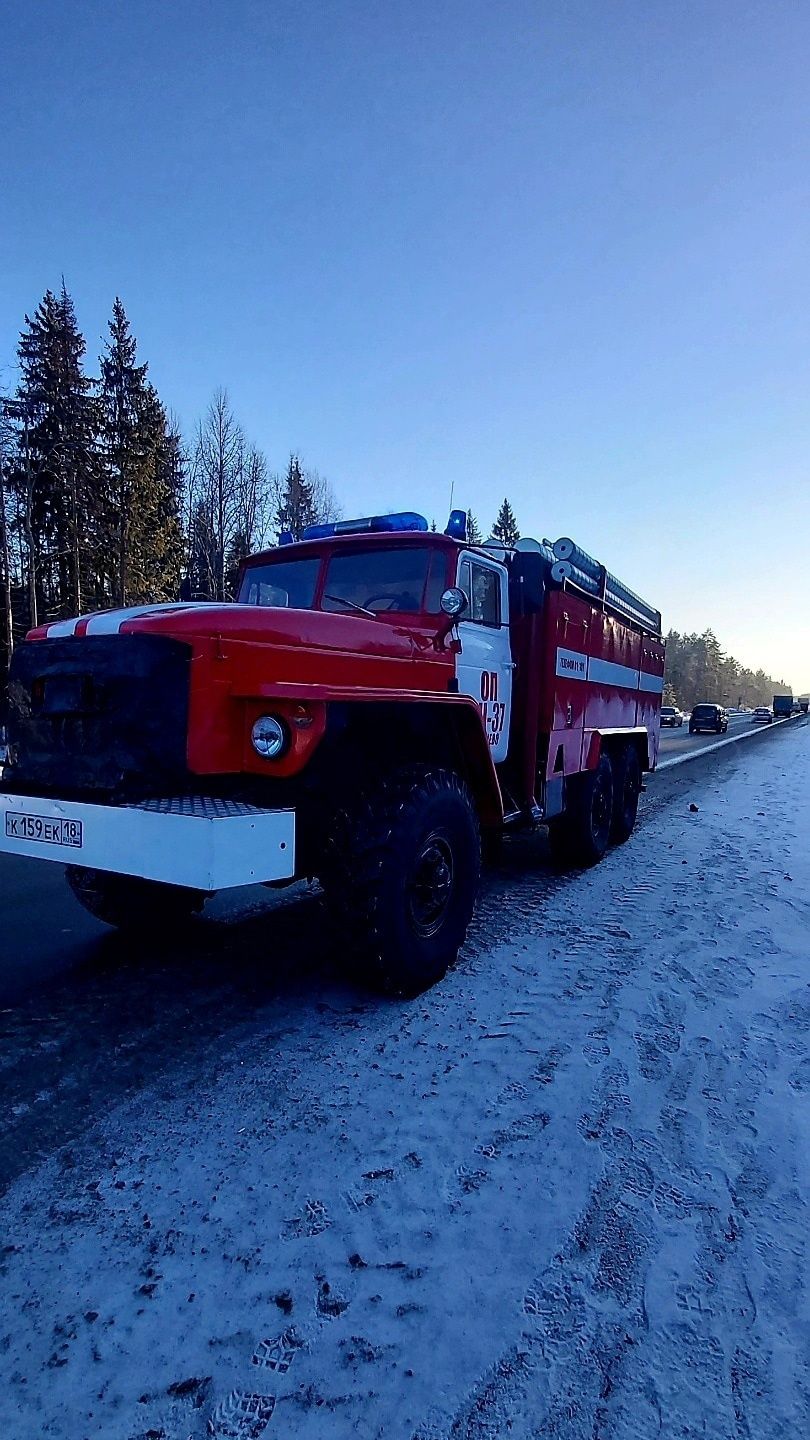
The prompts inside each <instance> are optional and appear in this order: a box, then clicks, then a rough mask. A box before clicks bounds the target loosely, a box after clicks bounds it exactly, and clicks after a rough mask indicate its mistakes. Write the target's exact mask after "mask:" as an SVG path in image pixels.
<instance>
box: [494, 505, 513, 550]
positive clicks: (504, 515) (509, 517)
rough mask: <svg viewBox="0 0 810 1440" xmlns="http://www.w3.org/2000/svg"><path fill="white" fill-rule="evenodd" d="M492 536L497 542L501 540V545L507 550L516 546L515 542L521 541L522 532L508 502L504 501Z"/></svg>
mask: <svg viewBox="0 0 810 1440" xmlns="http://www.w3.org/2000/svg"><path fill="white" fill-rule="evenodd" d="M492 534H493V536H494V538H495V539H496V540H500V542H501V544H502V545H505V546H506V547H507V548H509V547H510V546H512V545H514V544H515V541H516V540H519V539H520V531H519V529H518V523H517V520H516V519H515V512H514V510H513V509H512V506H511V505H510V504H509V501H508V500H504V502H503V504H502V506H501V508H500V510H499V511H498V518H497V520H496V521H495V524H494V525H493V527H492Z"/></svg>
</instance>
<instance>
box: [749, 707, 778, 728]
mask: <svg viewBox="0 0 810 1440" xmlns="http://www.w3.org/2000/svg"><path fill="white" fill-rule="evenodd" d="M751 720H752V721H753V723H754V725H772V724H773V710H772V709H771V707H770V705H758V706H757V708H756V710H755V711H754V713H753V715H752V716H751Z"/></svg>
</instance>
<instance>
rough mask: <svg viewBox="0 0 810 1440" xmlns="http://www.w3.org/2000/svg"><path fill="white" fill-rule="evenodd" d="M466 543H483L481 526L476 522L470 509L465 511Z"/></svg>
mask: <svg viewBox="0 0 810 1440" xmlns="http://www.w3.org/2000/svg"><path fill="white" fill-rule="evenodd" d="M467 543H468V545H483V543H484V537H483V535H482V534H481V526H480V525H479V524H478V521H477V520H476V518H475V516H474V515H473V512H472V510H468V511H467Z"/></svg>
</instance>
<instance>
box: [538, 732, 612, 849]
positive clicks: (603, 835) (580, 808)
mask: <svg viewBox="0 0 810 1440" xmlns="http://www.w3.org/2000/svg"><path fill="white" fill-rule="evenodd" d="M612 824H613V767H612V765H611V763H610V760H609V759H608V757H607V755H602V756H600V759H599V764H598V765H597V767H596V769H595V770H588V771H586V772H585V773H584V774H582V775H575V776H574V777H573V778H572V780H571V781H570V782H569V792H568V805H567V808H566V811H565V814H564V815H562V816H561V818H560V819H559V820H555V821H554V823H553V825H550V826H549V841H550V843H551V853H552V855H553V857H554V859H555V861H556V862H557V864H559V865H563V866H572V865H574V866H580V865H582V866H584V865H595V864H596V863H597V861H599V860H601V859H602V856H603V855H604V853H605V851H606V850H607V848H608V845H609V844H610V832H611V827H612Z"/></svg>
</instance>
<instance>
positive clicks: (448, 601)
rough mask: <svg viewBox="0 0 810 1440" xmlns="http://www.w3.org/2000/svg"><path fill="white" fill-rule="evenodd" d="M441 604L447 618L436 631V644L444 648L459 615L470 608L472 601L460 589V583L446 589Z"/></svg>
mask: <svg viewBox="0 0 810 1440" xmlns="http://www.w3.org/2000/svg"><path fill="white" fill-rule="evenodd" d="M439 604H440V605H441V607H442V610H443V611H444V614H445V619H444V620H443V621H442V623H441V625H440V626H439V628H438V630H437V631H436V641H435V644H436V649H437V650H443V649H444V648H445V647H444V642H445V640H446V639H447V637H448V635H449V634H450V631H451V630H452V628H453V626H454V625H455V623H456V621H457V620H458V619H459V617H460V616H461V615H463V614H464V611H465V610H469V608H470V602H469V599H468V597H467V595H466V594H465V592H464V591H463V590H462V589H460V587H459V586H458V585H451V586H450V588H449V590H445V592H444V594H443V595H442V598H441V600H440V601H439Z"/></svg>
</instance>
